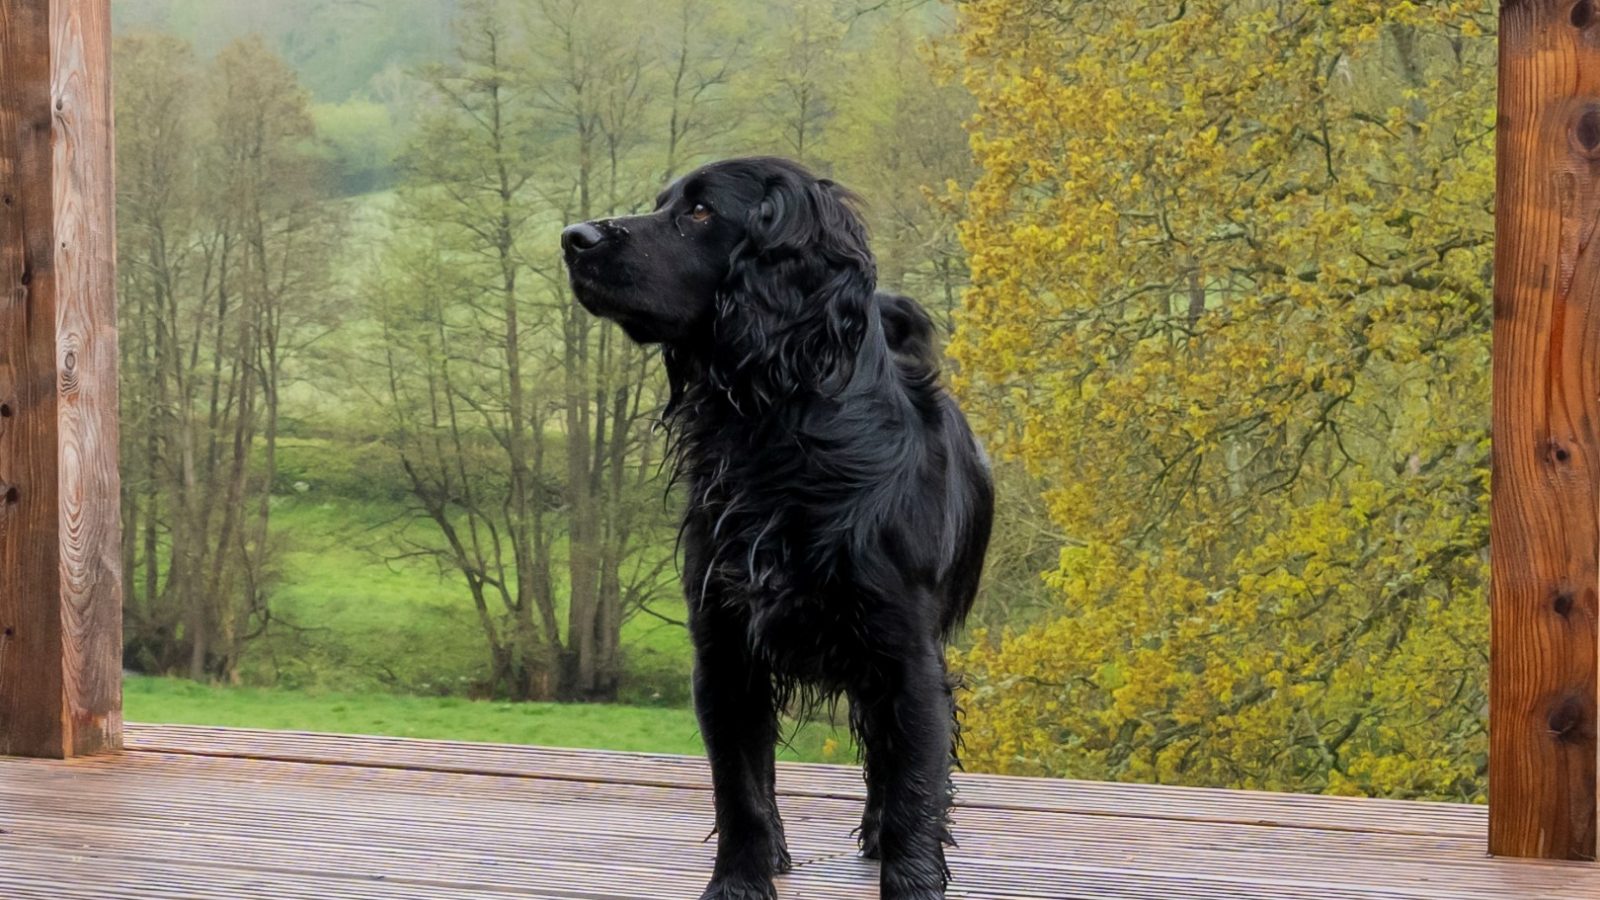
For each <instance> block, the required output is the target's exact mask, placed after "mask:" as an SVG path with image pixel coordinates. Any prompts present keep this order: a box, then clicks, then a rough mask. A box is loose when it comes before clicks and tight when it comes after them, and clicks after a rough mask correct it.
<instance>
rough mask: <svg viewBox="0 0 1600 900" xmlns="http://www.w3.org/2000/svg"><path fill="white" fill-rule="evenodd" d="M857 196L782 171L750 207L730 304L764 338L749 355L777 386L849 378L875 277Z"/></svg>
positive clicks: (746, 331)
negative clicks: (764, 366) (752, 206)
mask: <svg viewBox="0 0 1600 900" xmlns="http://www.w3.org/2000/svg"><path fill="white" fill-rule="evenodd" d="M855 203H856V200H855V198H854V196H853V195H851V194H850V192H849V191H847V190H845V189H844V188H843V187H842V186H840V185H839V184H836V183H835V182H833V181H829V180H827V179H815V178H811V177H810V176H807V175H804V174H803V173H800V172H790V171H786V170H785V171H778V172H775V173H773V174H772V176H771V177H770V178H769V179H768V180H767V183H766V191H765V196H764V197H763V198H762V200H761V202H760V203H759V204H757V205H756V207H755V209H753V210H752V211H751V213H750V218H749V221H748V222H747V223H746V234H747V238H746V241H745V243H744V245H743V246H742V247H741V248H740V249H739V251H737V252H736V254H735V261H734V265H733V275H732V278H731V280H730V289H731V290H730V298H729V299H730V303H729V304H728V307H727V309H726V312H727V313H728V314H729V315H730V316H731V317H734V318H738V319H740V320H741V326H742V327H740V328H739V329H737V330H738V332H739V333H740V334H741V336H742V337H744V338H747V339H753V342H754V343H756V344H758V345H759V346H758V347H756V348H751V349H754V350H755V351H756V352H755V353H753V354H751V355H750V356H749V357H747V358H749V359H750V361H753V362H754V361H760V362H764V363H766V364H767V366H768V367H769V368H770V369H771V375H772V376H773V381H774V384H773V385H772V388H773V389H774V390H776V391H777V392H780V393H789V392H792V391H793V390H795V389H798V388H801V387H805V386H807V385H808V384H809V385H811V386H815V387H817V388H820V389H823V390H837V389H838V388H840V387H842V386H843V385H844V384H845V383H846V382H848V381H849V379H850V376H851V374H852V364H853V361H854V359H855V357H856V354H857V352H858V351H859V349H860V347H861V341H862V338H863V336H864V335H865V334H866V332H867V327H868V317H869V315H871V314H872V312H873V306H872V295H873V290H874V289H875V287H876V284H877V266H876V263H875V262H874V260H873V258H872V252H871V250H870V249H869V248H868V246H867V229H866V226H865V225H864V224H863V223H862V221H861V217H860V216H859V215H858V214H857V212H856V210H855Z"/></svg>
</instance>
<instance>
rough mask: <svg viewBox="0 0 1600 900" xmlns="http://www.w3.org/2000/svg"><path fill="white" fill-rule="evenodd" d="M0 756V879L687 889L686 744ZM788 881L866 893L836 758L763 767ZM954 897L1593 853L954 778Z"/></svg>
mask: <svg viewBox="0 0 1600 900" xmlns="http://www.w3.org/2000/svg"><path fill="white" fill-rule="evenodd" d="M128 744H129V747H130V748H131V752H129V753H127V754H125V755H123V756H121V757H107V758H99V759H86V760H74V761H68V762H59V761H37V760H14V759H0V860H4V866H3V868H0V897H4V898H6V900H44V898H51V900H57V898H59V900H78V898H90V897H93V898H128V900H176V898H186V900H187V898H196V900H211V898H224V897H226V898H230V900H232V898H258V897H259V898H319V900H320V898H328V900H357V898H360V900H368V898H370V900H379V898H382V900H411V898H423V897H428V898H437V897H450V898H462V900H504V898H509V897H519V898H534V900H546V898H548V900H673V898H679V897H682V898H686V900H693V898H694V897H695V896H697V894H698V890H699V888H700V886H701V885H702V883H703V881H704V879H705V876H706V873H707V872H708V871H709V869H710V863H711V855H712V845H711V844H708V843H706V842H705V841H704V839H705V837H706V834H707V832H708V830H709V828H710V823H711V814H710V802H709V797H708V796H707V781H706V774H705V766H704V763H703V762H702V761H700V760H697V759H693V758H684V757H667V756H656V755H649V754H622V753H594V752H588V751H574V750H553V749H536V748H528V747H512V746H502V745H473V744H465V743H460V742H450V741H411V740H401V739H393V738H349V737H338V736H329V735H308V734H291V733H275V732H260V731H231V730H227V729H215V728H188V727H179V726H130V728H129V729H128ZM779 787H780V794H781V797H780V804H781V805H782V806H783V809H784V815H785V819H786V821H787V823H788V831H789V837H790V843H791V846H792V849H793V851H794V855H795V860H796V863H797V867H796V871H795V873H794V874H793V875H791V876H789V877H787V878H785V879H783V880H782V883H781V888H780V892H781V896H782V897H783V898H784V900H869V898H873V897H876V896H877V892H876V887H875V878H876V868H875V866H873V865H872V864H870V863H867V862H864V861H862V860H859V859H857V858H856V857H855V855H854V853H853V849H854V847H853V843H852V842H851V839H850V837H849V830H850V828H851V827H852V826H853V825H854V824H855V821H856V818H857V817H858V815H859V808H860V796H861V782H860V774H859V772H858V771H857V770H854V769H852V768H849V767H840V766H816V765H783V766H780V769H779ZM960 797H961V800H960V805H959V807H958V809H957V810H956V812H955V819H956V829H957V835H958V837H959V838H960V840H961V842H962V846H961V847H960V848H959V849H957V850H955V851H953V852H952V854H951V866H952V869H953V870H954V871H955V874H956V883H955V885H954V886H953V888H952V891H951V897H952V898H969V900H1076V898H1085V900H1152V898H1163V900H1167V898H1179V900H1183V898H1196V900H1208V898H1219V900H1220V898H1230V900H1231V898H1284V900H1310V898H1318V900H1367V898H1408V900H1450V898H1460V900H1479V898H1482V900H1490V898H1495V900H1513V898H1515V900H1538V898H1551V900H1579V898H1584V900H1592V898H1595V897H1600V867H1595V866H1592V865H1584V864H1577V863H1548V862H1522V861H1512V860H1496V859H1489V858H1488V857H1486V856H1485V855H1484V853H1483V844H1484V833H1485V828H1486V818H1485V813H1484V810H1483V809H1482V808H1480V807H1471V806H1457V805H1448V804H1412V803H1401V802H1395V801H1373V800H1350V799H1345V798H1326V797H1305V796H1295V795H1272V794H1258V793H1251V792H1241V791H1197V790H1192V789H1181V788H1170V787H1150V786H1138V785H1106V784H1083V783H1077V782H1058V781H1047V780H1042V779H1007V778H997V777H993V776H965V777H963V778H962V779H961V792H960Z"/></svg>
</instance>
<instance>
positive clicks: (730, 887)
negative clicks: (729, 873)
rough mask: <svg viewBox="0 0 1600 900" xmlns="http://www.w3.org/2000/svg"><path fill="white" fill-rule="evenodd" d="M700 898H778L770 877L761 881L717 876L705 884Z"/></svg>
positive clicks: (731, 899) (749, 899) (725, 899)
mask: <svg viewBox="0 0 1600 900" xmlns="http://www.w3.org/2000/svg"><path fill="white" fill-rule="evenodd" d="M700 900H778V889H777V887H775V886H774V885H773V883H772V879H770V878H768V879H765V880H762V881H750V880H746V879H737V878H717V879H713V880H712V882H711V883H710V884H708V885H706V890H705V893H703V894H701V895H700Z"/></svg>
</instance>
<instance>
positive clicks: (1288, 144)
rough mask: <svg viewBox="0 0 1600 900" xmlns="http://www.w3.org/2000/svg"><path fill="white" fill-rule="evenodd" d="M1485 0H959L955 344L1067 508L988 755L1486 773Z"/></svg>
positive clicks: (1160, 766) (1367, 777)
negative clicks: (961, 250)
mask: <svg viewBox="0 0 1600 900" xmlns="http://www.w3.org/2000/svg"><path fill="white" fill-rule="evenodd" d="M1493 12H1494V4H1492V3H1491V2H1489V0H1453V2H1432V3H1412V2H1403V0H1400V2H1397V0H1324V2H1307V0H1186V2H1177V0H1163V2H1152V0H1077V2H1074V0H1055V2H1047V0H969V2H967V3H964V4H962V5H961V7H960V24H959V28H958V30H957V37H956V39H957V40H958V41H959V44H960V50H961V55H962V62H961V77H962V79H963V81H964V82H965V84H966V87H967V88H968V89H969V90H970V91H971V92H972V94H973V96H974V97H975V99H976V103H977V112H976V114H975V115H974V117H973V119H972V121H971V125H970V133H971V144H972V147H973V150H974V153H975V157H976V162H977V164H978V167H979V173H978V175H977V177H976V180H975V182H974V183H973V184H972V185H971V187H970V189H968V190H966V191H965V193H964V196H963V198H962V199H963V200H964V204H965V210H966V215H965V219H964V222H963V223H962V233H961V238H962V242H963V244H964V246H965V248H966V250H967V253H968V255H969V257H970V264H971V270H972V272H971V275H972V283H971V287H970V288H969V289H968V291H967V293H966V296H965V309H964V312H963V313H962V315H961V318H960V326H959V329H958V333H957V335H956V338H955V341H954V343H953V345H952V348H951V352H952V355H953V356H954V357H955V359H956V361H957V362H958V364H959V370H960V374H959V385H958V386H959V388H960V390H961V391H962V392H963V393H964V395H965V398H966V401H967V403H968V406H969V408H970V409H971V410H972V411H973V412H974V413H975V416H976V418H977V419H978V420H979V422H980V425H981V427H982V428H983V430H984V431H985V432H986V433H987V434H988V435H989V436H990V441H991V444H992V447H993V448H994V449H995V450H996V451H997V452H998V453H999V454H1001V455H1003V456H1006V457H1009V458H1012V459H1016V460H1019V461H1021V462H1022V463H1024V464H1025V465H1026V466H1027V467H1028V469H1029V470H1030V472H1031V473H1032V474H1033V475H1034V476H1035V477H1036V478H1037V479H1039V481H1040V482H1041V483H1042V484H1044V485H1045V486H1046V494H1045V496H1044V503H1045V505H1046V507H1047V508H1048V510H1049V516H1050V520H1051V522H1052V524H1053V525H1054V527H1055V529H1056V531H1057V532H1058V534H1057V535H1056V537H1057V539H1058V540H1059V542H1060V545H1061V552H1060V563H1059V566H1058V567H1057V568H1055V569H1053V570H1052V571H1050V572H1048V573H1046V574H1045V579H1046V582H1047V584H1048V585H1049V587H1050V589H1051V594H1052V597H1053V598H1054V602H1055V604H1056V608H1055V609H1054V610H1053V612H1052V613H1051V614H1050V615H1049V616H1047V617H1046V618H1045V619H1044V620H1043V621H1041V622H1038V623H1034V624H1029V625H1027V626H1025V627H1023V628H1019V629H1012V630H1008V631H1005V632H997V631H989V632H982V633H980V634H978V635H977V639H976V641H975V642H974V644H973V645H972V646H971V647H970V649H968V650H967V651H965V652H962V653H960V654H957V659H956V664H957V666H958V667H959V668H960V669H961V670H962V671H963V673H964V674H965V677H966V680H967V683H968V686H969V688H970V693H969V694H968V695H967V697H966V703H965V707H966V710H967V720H966V743H967V757H968V761H969V765H970V766H972V767H975V768H983V769H987V770H991V771H1003V772H1013V773H1025V774H1053V775H1066V776H1075V777H1088V778H1107V779H1128V780H1141V781H1158V782H1181V783H1191V784H1205V785H1228V786H1241V787H1253V788H1267V789H1284V790H1311V791H1332V792H1347V793H1364V794H1383V795H1396V796H1428V797H1440V798H1455V799H1475V798H1479V797H1481V794H1482V791H1483V779H1482V769H1483V764H1484V752H1485V743H1486V741H1485V736H1484V726H1483V716H1484V706H1485V690H1486V669H1487V652H1488V642H1487V606H1486V602H1485V594H1486V548H1487V544H1488V522H1487V509H1488V504H1487V487H1488V485H1487V482H1488V472H1487V466H1488V457H1487V447H1488V444H1487V441H1488V435H1487V424H1488V406H1489V404H1488V376H1489V353H1488V351H1489V322H1490V317H1491V315H1492V301H1491V297H1490V288H1489V275H1490V270H1489V267H1490V257H1491V253H1490V251H1491V239H1492V219H1491V212H1490V211H1491V200H1492V191H1493V149H1494V148H1493V128H1494V102H1493V100H1494V61H1495V48H1494V41H1493V38H1492V36H1489V35H1486V32H1492V27H1491V26H1492V23H1493ZM1003 507H1004V498H1002V508H1003Z"/></svg>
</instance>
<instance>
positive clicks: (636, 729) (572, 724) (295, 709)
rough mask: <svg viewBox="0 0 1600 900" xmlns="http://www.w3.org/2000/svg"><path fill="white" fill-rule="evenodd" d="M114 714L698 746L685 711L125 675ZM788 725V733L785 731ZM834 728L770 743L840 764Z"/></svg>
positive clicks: (665, 749) (605, 746) (841, 751)
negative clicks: (215, 684)
mask: <svg viewBox="0 0 1600 900" xmlns="http://www.w3.org/2000/svg"><path fill="white" fill-rule="evenodd" d="M123 706H124V710H123V712H124V715H125V716H126V717H127V719H128V720H129V721H132V722H161V723H169V724H183V725H222V726H231V727H238V728H274V729H292V730H302V731H327V732H339V733H346V734H379V735H392V736H395V737H418V738H448V739H451V740H463V741H491V742H499V743H511V744H532V745H537V746H545V747H584V748H592V749H602V750H634V751H646V752H652V753H686V754H700V753H703V752H704V746H703V745H702V744H701V742H700V734H699V730H698V729H697V728H696V726H695V721H694V714H693V713H692V712H690V711H689V710H687V709H661V708H654V707H637V706H622V705H601V704H559V703H495V702H487V701H472V700H467V699H465V698H461V697H414V696H404V695H398V694H383V693H340V692H324V691H320V690H299V691H291V690H279V689H275V688H252V687H211V686H206V685H201V684H196V683H194V682H191V681H184V680H180V679H171V678H145V677H136V676H130V677H129V678H128V679H127V680H126V682H125V683H124V688H123ZM792 730H793V729H792V726H791V731H792ZM853 754H854V751H853V750H852V749H850V745H849V743H848V738H847V737H846V736H845V735H844V734H843V733H842V731H835V730H834V729H831V728H829V727H827V726H826V725H821V724H813V725H808V726H806V727H804V728H802V729H800V730H799V731H798V733H796V734H794V735H793V737H792V739H791V740H790V742H789V746H786V747H783V748H781V749H780V752H779V756H780V757H781V758H783V759H792V760H803V761H809V762H850V761H853V758H854V757H853Z"/></svg>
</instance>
